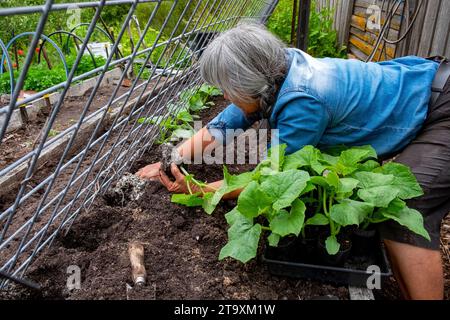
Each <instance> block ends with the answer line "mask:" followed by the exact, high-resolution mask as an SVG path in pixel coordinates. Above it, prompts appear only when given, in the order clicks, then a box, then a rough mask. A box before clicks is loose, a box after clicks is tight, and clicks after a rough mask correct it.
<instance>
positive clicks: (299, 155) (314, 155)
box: [283, 146, 326, 174]
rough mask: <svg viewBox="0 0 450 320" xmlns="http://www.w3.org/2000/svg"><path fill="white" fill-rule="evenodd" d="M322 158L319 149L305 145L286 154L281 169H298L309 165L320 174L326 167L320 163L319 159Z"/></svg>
mask: <svg viewBox="0 0 450 320" xmlns="http://www.w3.org/2000/svg"><path fill="white" fill-rule="evenodd" d="M321 159H322V154H321V153H320V150H318V149H316V148H314V147H313V146H305V147H304V148H302V149H300V150H299V151H297V152H295V153H293V154H291V155H289V156H286V158H285V162H284V166H283V171H286V170H292V169H299V168H302V167H305V166H307V167H310V168H311V169H313V170H314V171H315V172H316V173H317V174H322V172H323V171H324V170H325V169H326V166H324V165H323V164H321V163H320V162H319V160H321Z"/></svg>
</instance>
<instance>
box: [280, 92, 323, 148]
mask: <svg viewBox="0 0 450 320" xmlns="http://www.w3.org/2000/svg"><path fill="white" fill-rule="evenodd" d="M286 98H287V97H286ZM286 98H285V99H283V100H285V101H286V102H285V103H283V104H282V105H281V106H280V107H278V108H276V110H275V112H276V115H275V117H274V121H273V122H274V125H275V128H276V129H278V130H277V131H275V132H274V133H273V136H272V145H275V144H276V143H277V142H279V143H280V144H283V143H285V144H286V145H287V148H286V152H287V153H293V152H295V151H297V150H300V149H301V148H303V147H304V146H306V145H313V146H317V145H318V144H319V141H320V139H321V138H322V136H323V134H324V132H325V130H326V129H327V126H328V123H329V120H330V117H329V114H328V112H327V109H326V107H325V106H324V105H323V104H322V103H321V102H320V101H319V100H317V99H316V98H315V97H313V96H311V95H308V94H306V93H298V92H297V93H296V94H295V96H293V97H292V98H290V99H286Z"/></svg>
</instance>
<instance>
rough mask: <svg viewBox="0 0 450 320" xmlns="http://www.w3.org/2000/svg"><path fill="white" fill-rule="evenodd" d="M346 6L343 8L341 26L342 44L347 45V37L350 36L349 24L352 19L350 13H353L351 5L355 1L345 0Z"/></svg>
mask: <svg viewBox="0 0 450 320" xmlns="http://www.w3.org/2000/svg"><path fill="white" fill-rule="evenodd" d="M345 3H346V5H347V7H346V8H345V9H344V13H345V14H344V16H343V18H344V24H343V27H342V32H341V33H342V42H341V44H342V45H348V39H349V37H350V24H351V21H352V15H353V6H354V3H355V0H348V1H345Z"/></svg>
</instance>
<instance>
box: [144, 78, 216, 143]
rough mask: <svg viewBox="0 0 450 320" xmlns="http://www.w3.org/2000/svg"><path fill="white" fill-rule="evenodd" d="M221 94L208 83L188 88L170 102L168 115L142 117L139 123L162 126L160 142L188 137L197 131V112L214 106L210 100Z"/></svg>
mask: <svg viewBox="0 0 450 320" xmlns="http://www.w3.org/2000/svg"><path fill="white" fill-rule="evenodd" d="M221 94H222V92H221V91H220V90H219V89H217V88H215V87H212V86H210V85H207V84H202V85H201V86H199V87H194V88H191V89H186V90H184V91H182V92H181V93H180V95H179V100H178V101H177V102H171V103H169V104H168V106H167V110H168V111H167V115H166V116H152V117H148V118H145V117H142V118H139V119H138V123H141V124H143V123H146V124H151V125H157V126H159V127H160V128H161V130H160V135H159V137H158V139H157V140H156V143H158V144H163V143H166V142H169V141H178V140H181V139H188V138H190V137H192V136H193V135H194V133H195V131H194V128H193V127H192V126H191V123H192V122H194V120H195V119H198V118H199V116H198V115H197V114H196V113H198V112H200V111H201V110H204V109H207V108H209V107H211V106H213V105H214V102H212V101H208V100H209V99H210V98H211V97H214V96H218V95H221Z"/></svg>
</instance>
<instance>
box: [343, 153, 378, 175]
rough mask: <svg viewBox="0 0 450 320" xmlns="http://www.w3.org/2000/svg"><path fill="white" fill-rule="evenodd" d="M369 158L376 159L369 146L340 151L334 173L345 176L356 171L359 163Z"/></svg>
mask: <svg viewBox="0 0 450 320" xmlns="http://www.w3.org/2000/svg"><path fill="white" fill-rule="evenodd" d="M369 157H375V158H376V157H377V155H376V152H375V150H374V149H373V148H372V147H370V146H364V147H353V148H351V149H349V150H345V151H342V153H341V155H340V156H339V160H338V162H337V164H336V168H335V169H336V171H337V172H338V173H340V174H342V175H343V176H347V175H349V174H351V173H353V172H354V171H356V170H358V166H359V162H360V161H363V160H365V159H367V158H369Z"/></svg>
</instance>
